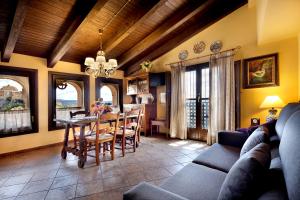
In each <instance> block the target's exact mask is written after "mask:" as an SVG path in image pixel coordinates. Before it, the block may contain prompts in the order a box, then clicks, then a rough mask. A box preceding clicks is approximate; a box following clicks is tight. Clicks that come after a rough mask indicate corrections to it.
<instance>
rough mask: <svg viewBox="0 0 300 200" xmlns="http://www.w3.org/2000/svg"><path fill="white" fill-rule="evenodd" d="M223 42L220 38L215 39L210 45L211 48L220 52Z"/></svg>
mask: <svg viewBox="0 0 300 200" xmlns="http://www.w3.org/2000/svg"><path fill="white" fill-rule="evenodd" d="M222 46H223V44H222V42H221V41H220V40H217V41H214V42H213V43H212V44H211V45H210V50H211V52H213V53H219V52H220V51H221V49H222Z"/></svg>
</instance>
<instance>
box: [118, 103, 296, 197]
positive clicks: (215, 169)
mask: <svg viewBox="0 0 300 200" xmlns="http://www.w3.org/2000/svg"><path fill="white" fill-rule="evenodd" d="M274 127H275V128H274V130H273V132H271V133H269V134H268V142H267V144H266V145H268V148H269V151H270V162H269V163H268V164H269V165H268V167H267V168H266V171H265V172H264V175H263V176H264V177H263V178H262V177H260V178H261V179H260V181H259V182H256V183H255V184H252V185H250V186H249V187H251V190H250V189H249V190H248V192H249V194H255V196H251V195H250V196H251V197H250V196H249V195H248V196H247V195H246V196H244V197H238V196H235V197H230V195H231V193H234V190H236V189H239V187H244V189H245V187H246V189H247V187H248V185H247V184H246V185H245V184H244V183H243V182H238V183H235V185H234V184H233V186H231V187H232V188H230V187H229V189H228V188H227V193H228V194H229V196H228V195H227V197H225V198H222V197H220V193H221V190H223V189H222V188H223V187H225V186H224V184H225V182H228V180H227V181H226V177H227V179H229V176H231V175H229V174H233V172H232V171H233V170H236V169H233V168H237V167H233V166H235V165H238V164H237V163H238V162H240V160H241V159H242V158H241V157H242V156H241V155H240V153H241V149H242V147H243V145H244V143H245V142H246V141H247V139H248V138H249V137H251V134H248V133H245V132H237V131H234V132H229V131H222V132H219V133H218V143H215V144H213V145H212V146H211V147H210V148H208V149H207V150H205V151H203V152H202V153H200V154H199V156H198V157H196V159H194V160H193V162H191V163H190V164H187V165H186V166H185V167H183V168H182V169H181V170H180V171H179V172H177V173H176V174H175V175H173V176H172V177H170V178H168V179H167V180H166V181H165V182H163V183H162V184H161V185H160V186H154V185H151V184H149V183H146V182H142V183H139V184H138V185H136V186H134V187H133V188H131V189H130V190H129V191H127V192H125V193H124V195H123V199H124V200H187V199H189V200H200V199H201V200H202V199H203V200H216V199H259V200H266V199H270V200H271V199H272V200H273V199H274V200H276V199H291V200H298V199H300V103H289V104H288V105H286V106H285V107H284V108H283V109H282V111H281V113H280V115H279V117H278V119H277V121H276V122H275V123H274ZM269 131H270V130H269ZM255 148H256V147H255ZM252 150H253V149H252ZM258 151H259V150H258ZM253 173H255V171H253ZM248 175H249V174H248ZM253 176H254V175H253ZM259 176H262V175H259ZM236 177H238V176H236ZM249 177H250V178H252V175H251V174H250V176H248V178H249ZM231 181H232V180H231ZM223 192H224V191H223ZM225 192H226V191H225Z"/></svg>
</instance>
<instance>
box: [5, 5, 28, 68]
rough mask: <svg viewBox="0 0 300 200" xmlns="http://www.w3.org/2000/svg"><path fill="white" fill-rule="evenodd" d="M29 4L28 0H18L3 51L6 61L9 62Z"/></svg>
mask: <svg viewBox="0 0 300 200" xmlns="http://www.w3.org/2000/svg"><path fill="white" fill-rule="evenodd" d="M27 4H28V0H18V2H17V5H16V10H15V14H14V17H13V21H12V24H11V27H10V31H9V34H8V36H7V39H6V42H5V45H4V47H3V51H2V56H1V60H2V61H4V62H9V59H10V57H11V55H12V53H13V51H14V48H15V46H16V43H17V40H18V37H19V35H20V32H21V29H22V26H23V22H24V19H25V15H26V11H27Z"/></svg>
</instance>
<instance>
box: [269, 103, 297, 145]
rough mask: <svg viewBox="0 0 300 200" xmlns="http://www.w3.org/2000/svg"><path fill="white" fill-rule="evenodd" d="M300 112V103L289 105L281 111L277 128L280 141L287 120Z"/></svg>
mask: <svg viewBox="0 0 300 200" xmlns="http://www.w3.org/2000/svg"><path fill="white" fill-rule="evenodd" d="M298 110H300V103H289V104H287V105H286V106H285V107H284V108H283V109H282V110H281V112H280V114H279V117H278V120H277V122H276V126H275V130H276V133H277V135H278V137H279V138H280V139H281V137H282V133H283V130H284V126H285V124H286V122H287V120H288V119H289V118H290V116H291V115H292V114H293V113H295V112H296V111H298Z"/></svg>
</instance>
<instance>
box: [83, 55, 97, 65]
mask: <svg viewBox="0 0 300 200" xmlns="http://www.w3.org/2000/svg"><path fill="white" fill-rule="evenodd" d="M94 62H95V60H94V58H92V57H87V58H85V61H84V65H86V66H91V65H92V64H93V63H94Z"/></svg>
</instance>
